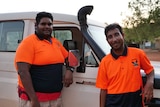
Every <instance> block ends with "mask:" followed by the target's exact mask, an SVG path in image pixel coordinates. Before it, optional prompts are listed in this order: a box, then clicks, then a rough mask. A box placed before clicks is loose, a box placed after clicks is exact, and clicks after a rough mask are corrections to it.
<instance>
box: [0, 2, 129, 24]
mask: <svg viewBox="0 0 160 107" xmlns="http://www.w3.org/2000/svg"><path fill="white" fill-rule="evenodd" d="M129 1H131V0H3V1H1V6H0V13H9V12H29V11H47V12H54V13H65V14H71V15H77V12H78V10H79V9H80V8H81V7H83V6H86V5H93V6H94V9H93V11H92V13H91V15H89V16H87V17H88V18H90V19H93V20H97V21H99V22H102V23H108V24H110V23H114V22H116V23H119V24H121V25H122V20H123V19H125V17H126V16H127V15H128V14H129V13H130V12H129V11H128V2H129Z"/></svg>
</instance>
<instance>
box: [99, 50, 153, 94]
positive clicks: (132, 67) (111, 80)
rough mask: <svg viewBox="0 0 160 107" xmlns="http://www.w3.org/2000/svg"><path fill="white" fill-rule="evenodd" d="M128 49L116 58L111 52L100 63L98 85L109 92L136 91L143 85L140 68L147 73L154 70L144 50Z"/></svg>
mask: <svg viewBox="0 0 160 107" xmlns="http://www.w3.org/2000/svg"><path fill="white" fill-rule="evenodd" d="M126 50H127V53H126V55H123V56H119V57H118V58H117V59H115V57H114V56H113V54H111V53H110V54H108V55H106V56H105V57H104V58H103V59H102V61H101V63H100V66H99V70H98V75H97V80H96V87H98V88H100V89H106V90H107V94H123V93H129V92H136V91H137V90H139V89H141V88H142V85H143V82H142V77H141V73H140V69H143V70H144V72H145V73H146V74H149V73H150V72H151V71H152V70H153V66H151V64H150V61H149V60H148V58H147V57H146V54H145V53H144V52H143V51H142V50H140V49H137V48H131V47H127V49H126Z"/></svg>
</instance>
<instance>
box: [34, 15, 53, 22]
mask: <svg viewBox="0 0 160 107" xmlns="http://www.w3.org/2000/svg"><path fill="white" fill-rule="evenodd" d="M44 17H48V18H50V19H51V20H52V21H53V16H52V14H51V13H48V12H39V13H37V16H36V23H37V24H39V22H40V20H41V19H42V18H44Z"/></svg>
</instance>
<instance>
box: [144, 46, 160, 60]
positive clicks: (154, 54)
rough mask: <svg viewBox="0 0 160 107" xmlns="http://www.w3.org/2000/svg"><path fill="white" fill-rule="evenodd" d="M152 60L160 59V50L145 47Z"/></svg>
mask: <svg viewBox="0 0 160 107" xmlns="http://www.w3.org/2000/svg"><path fill="white" fill-rule="evenodd" d="M144 51H145V53H146V54H147V56H148V58H149V59H150V60H151V61H160V50H152V49H144Z"/></svg>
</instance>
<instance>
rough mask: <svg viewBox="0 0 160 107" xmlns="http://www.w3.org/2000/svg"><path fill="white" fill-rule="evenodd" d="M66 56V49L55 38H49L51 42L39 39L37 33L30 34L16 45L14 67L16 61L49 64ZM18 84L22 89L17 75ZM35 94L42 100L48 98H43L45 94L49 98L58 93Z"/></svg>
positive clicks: (58, 62)
mask: <svg viewBox="0 0 160 107" xmlns="http://www.w3.org/2000/svg"><path fill="white" fill-rule="evenodd" d="M67 57H68V51H67V50H66V49H65V48H64V47H63V45H62V44H61V43H60V42H59V41H58V40H57V39H56V38H53V37H52V38H51V42H49V41H48V40H45V39H43V40H40V39H39V38H38V36H37V35H35V34H31V35H29V36H28V37H26V38H25V39H24V40H23V41H22V42H21V43H20V45H19V46H18V48H17V50H16V55H15V67H16V69H17V70H18V68H17V65H16V63H17V62H26V63H29V64H31V65H38V66H41V65H42V66H43V65H51V64H63V63H64V62H65V58H67ZM18 85H19V86H20V87H21V88H22V89H24V87H23V84H22V82H21V79H20V76H19V75H18ZM53 85H54V84H53ZM37 93H38V94H37V96H40V97H41V98H42V99H40V100H42V101H44V100H48V99H47V98H43V96H46V95H47V97H48V98H49V99H50V98H51V97H52V96H59V95H60V93H59V92H58V93H55V94H54V93H53V94H48V93H47V94H45V93H39V92H37Z"/></svg>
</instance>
